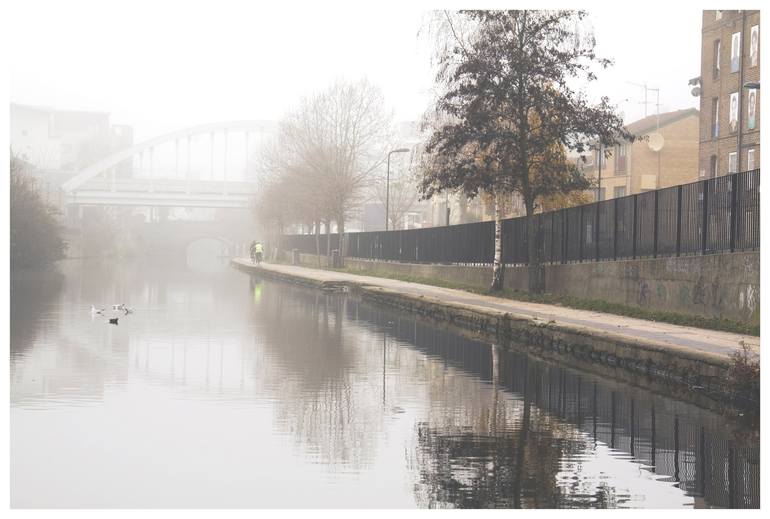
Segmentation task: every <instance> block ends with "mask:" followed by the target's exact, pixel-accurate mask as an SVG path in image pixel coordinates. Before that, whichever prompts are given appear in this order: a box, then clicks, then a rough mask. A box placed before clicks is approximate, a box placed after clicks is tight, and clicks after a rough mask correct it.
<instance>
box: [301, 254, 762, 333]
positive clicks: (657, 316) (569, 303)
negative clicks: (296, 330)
mask: <svg viewBox="0 0 770 519" xmlns="http://www.w3.org/2000/svg"><path fill="white" fill-rule="evenodd" d="M314 268H317V267H314ZM324 270H332V271H335V272H344V273H347V274H358V275H361V276H374V277H380V278H386V279H395V280H398V281H407V282H410V283H420V284H423V285H431V286H436V287H441V288H453V289H457V290H465V291H466V292H472V293H474V294H481V295H491V296H495V297H502V298H505V299H511V300H515V301H524V302H528V303H542V304H547V305H554V306H564V307H567V308H575V309H577V310H591V311H594V312H603V313H607V314H614V315H622V316H625V317H634V318H637V319H646V320H648V321H658V322H664V323H670V324H679V325H682V326H693V327H695V328H704V329H707V330H718V331H724V332H732V333H740V334H745V335H754V336H757V337H758V336H759V324H747V323H741V322H738V321H732V320H730V319H718V318H713V317H712V318H706V317H698V316H693V315H685V314H678V313H674V312H665V311H660V310H648V309H646V308H639V307H636V306H628V305H622V304H619V303H609V302H607V301H601V300H597V299H583V298H579V297H573V296H562V295H553V294H542V295H534V294H529V293H527V292H521V291H518V290H509V289H505V290H503V291H502V292H495V293H491V292H489V290H488V289H484V288H479V287H475V286H470V285H463V284H461V283H452V282H449V281H443V280H440V279H435V278H423V277H417V276H407V275H402V274H395V273H392V272H386V271H380V270H373V271H365V272H364V271H360V270H357V269H354V268H350V267H343V268H336V269H334V268H326V269H324Z"/></svg>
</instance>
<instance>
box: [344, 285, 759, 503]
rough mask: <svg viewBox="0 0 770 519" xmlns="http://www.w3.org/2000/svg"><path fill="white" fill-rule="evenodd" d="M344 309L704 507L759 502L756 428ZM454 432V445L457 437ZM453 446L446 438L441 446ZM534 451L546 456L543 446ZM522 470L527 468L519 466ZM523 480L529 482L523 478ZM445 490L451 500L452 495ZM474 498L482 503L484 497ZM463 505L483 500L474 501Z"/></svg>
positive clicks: (440, 332) (366, 309)
mask: <svg viewBox="0 0 770 519" xmlns="http://www.w3.org/2000/svg"><path fill="white" fill-rule="evenodd" d="M345 308H346V312H347V314H348V318H349V319H351V320H363V321H368V322H371V323H373V324H374V325H375V326H377V327H378V328H380V329H381V330H382V331H383V333H388V334H392V335H393V336H394V337H395V338H396V339H397V340H400V341H403V342H404V343H408V344H410V345H412V347H415V348H417V349H418V350H420V351H423V352H424V353H425V354H426V355H429V356H431V357H437V358H440V359H442V360H443V361H444V362H445V363H446V364H447V365H450V366H453V367H454V368H458V369H460V370H463V371H464V372H467V373H470V374H472V375H475V376H477V377H479V378H481V379H483V380H486V381H489V382H490V383H493V384H496V385H497V387H499V388H500V389H503V390H505V391H507V392H509V393H511V394H513V395H514V396H516V397H519V398H524V399H525V402H527V401H529V403H531V405H533V406H534V408H535V409H534V410H533V411H532V412H531V413H530V414H529V416H528V417H527V418H528V420H533V418H532V417H533V416H535V414H536V413H540V414H543V415H546V416H547V417H548V418H549V419H551V420H556V421H558V422H560V423H563V424H569V425H571V426H573V427H575V428H577V429H578V430H579V431H581V432H582V433H584V434H586V435H587V436H588V437H590V438H591V439H592V441H593V442H594V444H596V443H597V442H598V443H601V444H605V445H606V446H608V447H609V448H611V449H613V450H614V451H615V452H616V453H618V454H619V455H620V454H627V455H630V456H631V457H633V459H634V460H635V462H637V463H639V464H641V465H642V466H643V467H645V470H649V471H650V472H652V473H654V474H655V475H656V476H657V477H660V478H663V479H664V481H670V482H672V483H673V484H676V485H677V486H678V487H679V488H681V489H682V490H683V491H685V492H686V493H687V495H690V496H694V497H695V498H696V505H697V502H698V500H699V499H702V501H703V502H704V504H705V506H711V507H726V508H756V507H758V506H759V439H758V432H757V431H754V430H751V429H746V428H743V427H741V426H739V425H737V424H730V423H729V422H728V421H727V419H726V418H724V417H722V416H720V415H718V414H716V413H713V412H710V411H706V410H703V409H700V408H698V407H696V406H694V405H691V404H688V403H685V402H680V401H676V400H674V399H670V398H667V397H664V396H661V395H657V394H653V393H651V392H649V391H646V390H642V389H639V388H634V387H631V386H628V385H625V384H621V383H615V382H613V381H610V380H607V379H601V378H599V377H596V376H593V375H590V374H586V373H582V372H579V371H577V370H574V369H570V368H566V367H564V366H561V365H558V364H555V363H550V362H546V361H541V360H537V359H534V358H533V357H531V356H529V355H527V354H525V353H522V352H519V351H517V350H516V349H515V348H514V349H511V350H507V351H506V350H498V353H497V354H495V351H494V350H495V348H497V347H496V346H492V345H490V344H487V343H484V342H480V341H477V340H473V339H470V338H467V337H465V336H462V335H460V334H458V333H455V332H453V331H451V330H448V329H446V328H440V327H437V326H435V325H434V324H430V323H426V322H422V321H420V320H417V319H414V318H411V317H408V316H405V315H403V314H400V313H398V312H395V311H389V310H387V309H382V308H375V307H372V306H369V305H367V304H362V303H359V302H358V301H355V300H349V301H348V303H347V305H346V307H345ZM496 356H497V358H495V357H496ZM527 405H529V404H527ZM525 425H526V424H525ZM529 427H533V425H529V426H527V427H526V428H529ZM542 432H543V431H538V433H542ZM420 434H421V435H422V436H425V437H428V436H429V435H432V438H433V440H432V441H433V444H434V445H433V447H435V444H436V441H437V440H436V438H437V437H440V436H441V431H435V430H431V429H430V428H429V427H426V428H425V429H423V430H421V431H420ZM448 438H452V440H453V441H455V442H456V441H458V438H457V434H456V433H452V434H450V436H449V437H448ZM503 440H504V443H503V444H500V446H498V447H497V448H498V449H507V448H509V447H511V446H513V447H515V442H516V441H517V438H503ZM426 441H428V440H426ZM469 441H470V440H469ZM511 442H513V443H511ZM449 443H451V442H449ZM449 443H448V442H447V441H446V440H445V441H444V443H443V445H444V447H445V448H446V447H447V445H449ZM493 443H495V442H493ZM493 450H494V449H493ZM451 451H452V454H451V455H454V456H458V459H453V460H452V463H453V464H455V465H458V466H459V465H462V464H463V462H466V463H467V462H468V460H469V459H472V457H473V456H470V455H469V456H468V459H466V460H462V459H460V458H462V449H458V448H457V445H455V446H454V448H452V449H451ZM469 452H472V449H471V451H469ZM562 454H564V453H562ZM538 455H539V456H544V457H545V458H548V457H549V456H548V455H544V454H543V453H542V452H539V453H538ZM551 455H553V453H552V454H551ZM445 461H448V460H445ZM508 461H509V462H510V463H512V464H514V465H515V464H516V456H515V455H513V454H512V456H511V458H510V459H509V460H508ZM513 468H515V467H512V469H513ZM517 470H519V471H521V467H519V468H518V469H517ZM513 472H514V473H515V472H516V470H513ZM497 483H498V484H499V481H498V482H497ZM490 484H492V483H491V482H490ZM519 484H520V485H521V484H523V485H524V486H526V482H519ZM520 485H519V491H521V490H522V489H521V486H520ZM445 490H446V489H445ZM476 490H478V488H476ZM482 494H483V493H482ZM442 495H444V497H446V493H444V494H442ZM474 496H475V498H476V499H478V493H477V494H475V495H474ZM498 497H499V496H498ZM517 497H518V498H520V496H517ZM458 499H459V498H458ZM465 504H470V505H473V506H483V503H479V502H476V501H474V502H473V503H465ZM486 504H487V505H489V504H490V503H486ZM540 504H541V505H542V504H543V503H540ZM507 505H508V506H520V505H522V503H521V502H520V501H519V502H518V503H516V502H511V503H507ZM552 505H553V506H563V505H564V503H559V502H554V503H552ZM493 506H494V505H493Z"/></svg>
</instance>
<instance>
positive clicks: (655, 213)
mask: <svg viewBox="0 0 770 519" xmlns="http://www.w3.org/2000/svg"><path fill="white" fill-rule="evenodd" d="M653 192H654V193H655V201H654V204H653V213H652V214H653V216H652V257H653V258H657V257H658V222H659V221H660V218H659V216H658V194H659V193H660V190H659V189H656V190H655V191H653Z"/></svg>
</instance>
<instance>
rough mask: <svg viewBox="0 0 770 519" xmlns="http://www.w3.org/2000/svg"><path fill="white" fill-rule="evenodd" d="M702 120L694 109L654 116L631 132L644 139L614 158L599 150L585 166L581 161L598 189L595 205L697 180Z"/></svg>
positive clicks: (626, 145) (630, 127) (632, 126)
mask: <svg viewBox="0 0 770 519" xmlns="http://www.w3.org/2000/svg"><path fill="white" fill-rule="evenodd" d="M699 119H700V115H699V113H698V110H696V109H695V108H688V109H685V110H676V111H673V112H666V113H662V114H656V115H651V116H648V117H645V118H643V119H640V120H638V121H635V122H633V123H631V124H629V125H627V126H626V129H627V130H628V131H629V132H631V133H632V134H633V135H636V136H637V137H641V138H640V139H637V140H635V141H634V142H632V143H631V142H626V143H622V144H619V145H617V146H614V148H613V149H612V150H611V155H610V156H609V157H604V151H605V150H602V153H599V150H595V151H594V152H593V153H592V154H591V155H587V156H585V161H583V160H580V159H578V165H579V166H580V167H582V168H583V171H584V172H585V174H586V176H588V177H590V178H592V179H593V180H594V181H595V182H596V184H597V188H596V189H594V193H593V194H594V197H593V198H594V200H596V199H597V198H598V199H599V200H609V199H612V198H618V197H621V196H626V195H634V194H637V193H643V192H644V191H650V190H652V189H661V188H664V187H670V186H675V185H678V184H685V183H687V182H694V181H696V180H698V144H699V143H698V125H699ZM655 134H658V135H659V136H660V137H656V136H655ZM600 161H601V162H600ZM600 165H601V168H600ZM600 169H601V182H599V171H600ZM597 191H598V193H597ZM597 194H598V197H597Z"/></svg>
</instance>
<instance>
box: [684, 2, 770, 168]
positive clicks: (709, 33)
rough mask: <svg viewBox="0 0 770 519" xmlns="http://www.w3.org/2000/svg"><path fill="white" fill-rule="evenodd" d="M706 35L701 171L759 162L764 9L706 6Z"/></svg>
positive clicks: (704, 25)
mask: <svg viewBox="0 0 770 519" xmlns="http://www.w3.org/2000/svg"><path fill="white" fill-rule="evenodd" d="M702 35H703V36H702V45H701V75H700V77H699V78H697V80H699V82H700V107H701V110H700V113H701V121H700V152H699V160H698V164H699V165H698V170H699V174H700V176H701V177H715V176H719V175H724V174H727V173H731V172H735V171H746V170H749V169H754V168H758V167H759V128H760V121H759V96H760V94H759V88H746V87H745V86H746V84H747V83H758V82H759V61H760V60H759V58H760V56H759V52H760V49H759V11H758V10H755V11H751V10H743V11H703V29H702ZM697 80H696V81H697ZM756 86H758V85H756ZM739 149H740V153H738V150H739Z"/></svg>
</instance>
